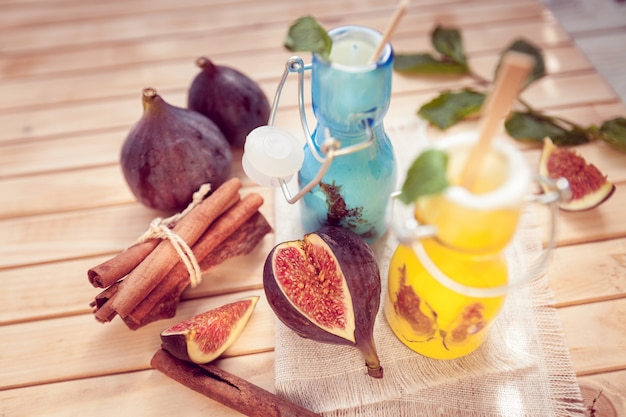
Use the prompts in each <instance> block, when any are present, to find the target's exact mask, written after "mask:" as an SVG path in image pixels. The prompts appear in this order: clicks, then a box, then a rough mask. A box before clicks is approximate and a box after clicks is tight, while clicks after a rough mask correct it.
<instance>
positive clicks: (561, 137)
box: [504, 112, 589, 146]
mask: <svg viewBox="0 0 626 417" xmlns="http://www.w3.org/2000/svg"><path fill="white" fill-rule="evenodd" d="M504 127H505V128H506V131H507V133H508V134H509V135H510V136H511V137H512V138H514V139H517V140H520V141H529V142H534V143H537V144H538V145H540V144H542V143H543V140H544V139H545V138H546V137H549V138H550V139H552V142H554V144H555V145H557V146H572V145H580V144H582V143H587V142H589V135H588V133H587V132H586V131H584V130H582V129H581V128H579V127H572V128H571V129H565V128H563V127H561V126H560V125H559V124H558V123H557V121H556V120H555V119H554V118H552V117H549V116H546V115H543V114H538V113H528V112H513V113H512V114H511V117H509V118H508V119H507V120H506V122H505V123H504Z"/></svg>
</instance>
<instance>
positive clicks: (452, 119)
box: [417, 89, 485, 130]
mask: <svg viewBox="0 0 626 417" xmlns="http://www.w3.org/2000/svg"><path fill="white" fill-rule="evenodd" d="M484 101H485V94H483V93H479V92H477V91H474V90H469V89H465V90H461V91H458V92H443V93H441V94H440V95H439V96H438V97H436V98H434V99H433V100H431V101H430V102H428V103H426V104H424V105H423V106H422V107H420V109H419V110H418V112H417V114H418V115H420V116H421V117H423V118H424V119H426V120H428V121H429V122H430V123H432V124H433V125H435V126H437V127H438V128H439V129H441V130H445V129H447V128H449V127H450V126H452V125H454V124H456V123H458V122H460V121H461V120H463V119H465V118H467V117H469V116H472V115H474V114H477V113H478V112H480V108H481V107H482V105H483V102H484Z"/></svg>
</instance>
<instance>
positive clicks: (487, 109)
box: [461, 51, 535, 191]
mask: <svg viewBox="0 0 626 417" xmlns="http://www.w3.org/2000/svg"><path fill="white" fill-rule="evenodd" d="M534 63H535V61H534V59H533V57H532V56H531V55H528V54H524V53H521V52H514V51H510V52H508V53H506V55H505V56H504V57H503V58H502V61H501V64H500V68H499V70H498V75H497V78H496V82H495V86H494V87H493V90H492V91H491V93H490V94H489V95H488V96H487V98H486V99H485V104H484V105H483V116H482V120H481V122H480V127H479V136H478V142H477V143H476V145H475V146H474V147H473V148H472V151H471V153H470V155H469V158H468V159H467V162H466V164H465V167H464V170H463V171H462V175H461V186H463V187H465V188H466V189H468V190H470V191H471V190H472V188H473V186H474V182H475V181H476V178H477V177H478V173H479V170H480V164H481V161H482V158H483V156H484V155H485V154H486V153H487V152H488V151H489V147H490V145H491V140H492V139H493V137H494V136H495V135H496V133H497V131H498V129H499V128H500V127H501V125H502V123H503V121H504V119H505V118H506V116H507V115H508V114H509V112H510V110H511V107H513V103H514V102H515V100H516V99H517V96H518V95H519V92H520V90H521V88H522V86H523V84H524V82H525V81H526V80H527V79H528V75H529V74H530V71H531V70H532V68H533V65H534Z"/></svg>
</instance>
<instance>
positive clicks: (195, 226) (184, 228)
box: [111, 178, 241, 317]
mask: <svg viewBox="0 0 626 417" xmlns="http://www.w3.org/2000/svg"><path fill="white" fill-rule="evenodd" d="M240 188H241V180H239V179H238V178H231V179H230V180H228V181H226V182H225V183H224V184H222V185H221V186H220V187H219V188H217V189H216V190H215V191H214V192H213V193H212V194H211V196H210V197H209V198H206V199H205V200H204V201H202V202H201V203H200V204H198V205H197V206H196V207H195V208H194V209H193V210H191V211H190V212H189V213H187V215H186V216H185V217H183V219H181V220H180V221H179V222H178V223H177V224H176V226H174V228H173V229H172V230H173V232H174V233H176V234H177V235H178V236H179V237H180V238H181V239H183V240H184V241H185V242H186V243H187V245H189V246H190V247H191V246H193V245H194V243H196V241H197V240H198V238H199V237H200V236H201V235H202V234H203V233H204V231H205V229H206V227H207V225H209V224H211V223H212V222H213V221H214V220H215V219H216V218H217V217H218V216H219V214H220V212H221V208H222V207H224V205H226V204H227V203H228V201H230V200H231V199H232V197H233V195H235V194H236V193H237V192H238V191H239V189H240ZM178 261H179V256H178V254H177V253H176V249H175V248H174V247H173V246H172V244H170V242H168V241H161V242H159V244H158V246H157V247H156V248H155V249H154V250H153V251H152V252H151V253H150V254H149V255H148V256H146V258H145V259H144V260H143V261H142V262H141V263H140V264H139V265H137V267H135V269H133V270H132V271H131V272H130V273H129V274H128V276H127V277H126V278H125V279H124V280H123V281H121V283H120V286H119V289H118V292H117V294H115V297H114V298H113V299H112V300H111V303H112V307H113V309H114V310H115V311H116V312H117V314H119V315H120V316H121V317H126V316H127V315H128V314H130V312H131V311H132V310H133V309H134V308H135V306H136V305H137V304H139V303H140V302H141V300H143V298H144V297H145V294H149V293H150V291H152V290H153V289H154V288H156V286H157V285H159V282H160V281H161V280H162V279H163V277H165V275H166V274H167V273H168V272H169V271H170V270H171V269H172V268H173V267H174V266H175V265H176V264H177V263H178Z"/></svg>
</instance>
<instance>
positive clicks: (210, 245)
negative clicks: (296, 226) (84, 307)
mask: <svg viewBox="0 0 626 417" xmlns="http://www.w3.org/2000/svg"><path fill="white" fill-rule="evenodd" d="M262 204H263V197H261V196H260V195H259V194H256V193H250V194H248V195H247V196H245V197H244V198H242V199H241V201H239V202H238V203H237V204H235V206H234V207H232V208H231V209H230V210H229V211H227V212H226V213H224V214H223V215H222V216H220V217H219V218H218V219H217V220H216V221H215V222H214V223H213V224H212V225H211V226H209V228H208V229H207V230H206V232H205V233H204V234H203V235H202V237H201V238H200V239H198V241H197V242H196V244H195V245H194V246H193V248H192V250H193V253H194V256H195V257H196V259H198V261H199V263H200V267H201V268H202V270H203V271H204V270H205V268H204V267H203V265H202V260H203V259H204V258H206V257H208V256H209V255H210V253H211V252H212V251H213V250H215V249H216V248H217V247H219V246H220V245H221V244H222V243H223V242H224V241H225V240H226V239H227V238H229V237H230V236H231V235H233V234H234V233H235V232H236V231H237V230H239V229H240V228H241V227H242V226H243V224H244V223H245V222H246V221H248V220H249V219H250V218H251V217H252V216H253V215H254V214H255V213H258V209H259V207H261V205H262ZM263 220H265V219H263ZM241 238H242V239H244V240H245V239H247V236H245V235H241ZM189 283H190V281H189V273H188V271H187V269H186V268H185V266H184V264H183V263H182V262H179V263H178V264H177V265H176V266H175V267H174V268H172V270H170V271H169V273H168V274H167V275H166V276H165V277H164V278H163V279H162V280H161V282H160V284H159V286H157V287H156V288H154V289H153V290H152V291H151V292H150V293H149V294H148V295H147V296H146V297H145V298H144V299H143V300H141V302H140V303H138V304H137V305H136V306H135V308H134V309H133V310H132V311H131V312H130V313H129V314H128V315H127V316H124V317H123V318H124V321H125V322H126V324H127V325H128V326H129V327H130V328H131V329H134V328H138V327H141V326H143V325H144V324H147V321H146V317H147V315H148V314H149V313H150V312H151V311H152V310H153V309H154V308H155V306H156V305H158V304H161V305H164V303H165V304H170V303H171V302H172V301H168V300H173V301H174V302H177V301H178V297H179V296H180V293H181V292H182V291H183V290H184V289H185V288H186V287H187V286H188V285H189ZM157 318H158V317H157ZM163 318H165V317H163Z"/></svg>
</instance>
